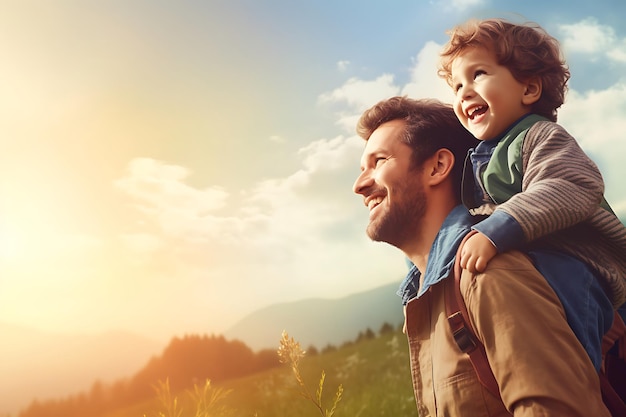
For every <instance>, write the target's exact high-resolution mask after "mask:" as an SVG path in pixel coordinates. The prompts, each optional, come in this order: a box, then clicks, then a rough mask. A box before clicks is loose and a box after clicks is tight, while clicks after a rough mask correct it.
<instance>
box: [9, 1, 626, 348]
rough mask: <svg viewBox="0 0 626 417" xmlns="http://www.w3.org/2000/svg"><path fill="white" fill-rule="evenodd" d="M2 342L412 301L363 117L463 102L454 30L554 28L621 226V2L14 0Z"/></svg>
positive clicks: (584, 137)
mask: <svg viewBox="0 0 626 417" xmlns="http://www.w3.org/2000/svg"><path fill="white" fill-rule="evenodd" d="M0 6H1V10H2V12H1V13H0V50H1V51H2V65H0V92H1V93H0V322H2V323H9V324H13V325H18V326H25V327H30V328H34V329H40V330H45V331H50V332H73V333H90V334H94V333H99V332H105V331H109V330H126V331H131V332H134V333H137V334H141V335H145V336H148V337H151V338H155V339H159V340H168V339H169V338H171V337H172V336H173V335H180V334H186V333H220V332H222V331H225V330H227V329H228V328H229V327H230V326H232V325H233V324H235V323H236V322H237V321H238V320H239V319H241V318H243V317H244V316H246V315H248V314H249V313H251V312H253V311H254V310H256V309H259V308H262V307H265V306H267V305H271V304H274V303H280V302H290V301H296V300H300V299H305V298H312V297H322V298H337V297H343V296H346V295H349V294H352V293H356V292H360V291H365V290H369V289H372V288H375V287H379V286H382V285H386V284H389V283H392V282H398V283H399V282H400V280H401V279H402V277H403V276H404V273H405V272H406V269H405V268H406V267H405V264H404V257H403V255H402V254H401V253H400V252H399V251H398V250H396V249H395V248H392V247H389V246H387V245H384V244H379V243H373V242H370V241H369V239H368V238H367V237H366V235H365V232H364V230H365V226H366V222H367V217H368V214H367V210H366V208H365V207H364V205H363V203H362V200H361V199H360V198H359V197H358V196H356V195H355V194H353V192H352V184H353V182H354V180H355V179H356V176H357V175H358V173H359V159H360V155H361V152H362V150H363V147H364V142H363V140H362V139H360V138H358V137H356V135H355V132H354V126H355V122H356V120H357V118H358V116H359V115H360V114H361V113H362V112H363V111H364V110H365V109H367V108H368V107H370V106H372V105H373V104H375V103H376V102H377V101H379V100H381V99H384V98H388V97H390V96H394V95H408V96H410V97H414V98H419V97H435V98H439V99H441V100H443V101H448V102H450V101H451V100H452V92H451V91H450V90H449V88H448V87H447V86H446V84H445V83H444V82H443V81H442V80H440V79H439V78H438V77H437V75H436V65H437V56H438V55H437V54H438V51H439V49H440V48H441V46H442V45H443V44H444V43H445V41H446V36H447V35H446V31H447V30H448V29H451V28H452V27H453V26H454V25H456V24H459V23H462V22H463V21H465V20H467V19H469V18H472V17H475V18H487V17H504V18H507V19H510V20H514V21H526V20H530V21H533V22H536V23H539V24H540V25H542V26H543V27H544V28H545V29H546V30H547V31H548V32H549V33H551V34H552V35H553V36H555V37H556V38H557V39H559V41H560V42H561V44H562V46H563V49H564V54H565V57H566V59H567V61H568V63H569V65H570V69H571V72H572V78H571V81H570V90H569V92H568V95H567V97H566V103H565V105H564V106H563V107H562V109H561V111H560V112H559V122H560V123H561V124H562V125H563V126H564V127H565V128H566V129H567V130H568V131H569V132H570V133H571V134H573V135H574V136H575V137H576V138H577V140H578V141H579V143H580V144H581V146H582V147H583V149H584V150H585V151H586V152H587V153H588V154H589V155H590V156H591V157H592V158H593V160H594V161H595V162H596V163H597V164H598V166H599V167H600V169H601V171H602V173H603V175H604V178H605V183H606V197H607V199H608V200H609V202H610V204H611V205H612V207H613V208H614V209H615V211H616V212H617V213H618V214H619V215H620V217H621V218H622V219H625V218H626V188H625V187H624V185H623V181H622V180H623V178H625V177H626V164H625V163H624V160H625V159H626V140H624V139H623V137H622V136H623V134H624V132H625V131H626V119H625V118H624V114H626V77H625V75H624V74H626V71H625V70H626V28H625V27H624V25H623V21H624V18H626V3H624V2H621V1H617V0H616V1H594V2H587V1H578V2H577V1H572V0H568V1H560V0H556V1H550V2H547V1H535V0H533V1H525V2H520V1H512V0H432V1H408V0H406V1H393V0H390V1H385V2H376V3H374V2H371V3H367V2H362V1H355V0H348V1H336V0H333V1H330V0H316V1H309V0H303V1H298V2H293V1H288V0H264V1H259V0H223V1H222V0H209V1H199V0H197V1H192V0H183V1H177V2H170V1H162V0H150V1H149V0H130V1H128V0H123V1H122V0H111V1H89V0H83V1H78V0H76V1H72V0H55V1H54V2H47V1H36V0H26V1H5V0H2V1H0Z"/></svg>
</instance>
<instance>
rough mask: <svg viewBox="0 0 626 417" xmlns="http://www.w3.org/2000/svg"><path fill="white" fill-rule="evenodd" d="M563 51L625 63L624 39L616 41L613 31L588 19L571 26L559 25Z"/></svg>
mask: <svg viewBox="0 0 626 417" xmlns="http://www.w3.org/2000/svg"><path fill="white" fill-rule="evenodd" d="M559 30H560V32H561V33H562V34H563V38H562V42H561V43H562V45H563V49H564V50H565V51H567V52H571V53H580V54H587V55H591V56H592V57H594V58H595V59H597V58H600V57H605V58H609V59H610V60H612V61H617V62H626V39H618V37H617V35H616V33H615V30H614V29H613V28H612V27H610V26H606V25H601V24H600V23H599V22H598V21H597V20H596V19H594V18H592V17H590V18H587V19H584V20H581V21H580V22H577V23H574V24H571V25H561V26H560V27H559Z"/></svg>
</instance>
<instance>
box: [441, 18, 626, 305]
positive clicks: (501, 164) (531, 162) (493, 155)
mask: <svg viewBox="0 0 626 417" xmlns="http://www.w3.org/2000/svg"><path fill="white" fill-rule="evenodd" d="M439 75H440V76H441V77H443V78H445V79H446V81H447V82H448V84H449V85H450V86H451V87H452V89H453V91H454V93H455V98H454V104H453V106H454V111H455V113H456V115H457V117H458V118H459V120H460V121H461V123H462V124H463V126H465V128H466V129H468V130H469V131H470V132H471V133H472V134H473V135H474V136H475V137H476V138H477V139H479V140H480V141H481V142H480V143H479V145H478V146H476V148H475V149H474V150H473V151H471V152H470V154H469V157H468V161H467V162H466V163H467V164H468V165H467V168H468V171H469V168H471V177H470V180H469V181H468V179H467V177H466V178H465V179H464V185H463V202H464V204H465V205H466V206H467V207H468V208H470V211H471V212H472V214H476V215H488V217H486V218H485V219H484V220H482V221H480V222H478V223H477V224H476V226H475V229H476V230H477V231H478V232H479V233H476V234H475V235H474V236H472V237H471V238H470V239H469V240H468V241H467V243H466V244H465V246H464V251H463V253H462V255H461V265H462V266H463V267H464V268H466V269H468V270H470V271H471V272H481V271H483V270H484V269H485V267H486V265H487V263H488V262H489V260H490V259H491V258H492V257H493V256H494V255H495V254H496V253H498V252H505V251H508V250H510V249H513V248H516V249H529V248H541V249H552V250H555V251H557V252H560V253H564V254H566V255H569V256H572V257H574V258H577V259H578V260H581V261H583V262H584V263H585V264H586V265H589V266H590V267H591V268H592V269H593V270H594V275H595V276H596V277H597V278H598V280H599V282H600V283H601V285H602V288H603V289H604V291H605V292H606V294H607V295H608V297H609V298H610V301H611V303H612V304H613V307H615V308H617V307H619V306H621V305H623V304H624V301H626V228H625V227H624V225H623V224H622V223H621V222H620V220H619V219H618V218H617V217H616V216H615V214H614V213H613V211H612V210H611V208H610V207H609V205H608V204H607V203H606V201H605V200H604V197H603V193H604V183H603V180H602V176H601V174H600V172H599V170H598V168H597V166H596V165H595V164H594V163H593V161H591V159H589V157H588V156H587V155H586V154H585V153H584V152H583V151H582V149H581V148H580V147H579V145H578V144H577V142H576V140H575V139H574V138H573V137H572V136H571V135H569V134H568V133H567V132H566V131H565V129H563V127H561V126H560V125H558V124H557V123H556V115H557V109H558V108H559V107H560V106H561V105H562V104H563V101H564V96H565V92H566V89H567V81H568V79H569V76H570V74H569V70H568V68H567V66H566V65H565V63H564V61H563V60H562V58H561V54H560V50H559V44H558V42H557V40H556V39H554V38H553V37H551V36H550V35H549V34H547V33H546V32H545V31H544V30H543V29H542V28H541V27H539V26H538V25H535V24H513V23H510V22H507V21H505V20H498V19H490V20H483V21H469V22H467V23H466V24H464V25H461V26H457V27H456V28H454V29H453V30H452V31H451V32H450V40H449V42H448V43H447V44H446V45H445V46H444V49H443V51H442V53H441V63H440V69H439ZM469 162H471V166H470V165H469ZM466 176H467V174H466ZM472 179H473V180H472ZM529 243H532V246H529V245H528V244H529Z"/></svg>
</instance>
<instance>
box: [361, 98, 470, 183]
mask: <svg viewBox="0 0 626 417" xmlns="http://www.w3.org/2000/svg"><path fill="white" fill-rule="evenodd" d="M392 120H404V121H405V122H406V128H405V131H404V135H403V136H402V138H401V140H402V142H404V143H405V144H407V145H408V146H409V147H411V149H412V150H413V154H412V162H411V165H412V167H419V166H421V164H422V163H423V162H424V161H425V160H426V159H428V158H430V157H431V156H433V155H434V154H435V152H437V150H439V149H441V148H446V149H448V150H450V151H451V152H452V153H453V154H454V157H455V163H454V170H453V180H454V181H455V183H457V184H459V187H460V182H461V172H462V169H463V161H464V160H465V156H466V155H467V152H468V150H469V149H470V148H472V147H474V146H476V144H477V143H478V141H477V139H475V138H474V136H472V134H471V133H469V132H468V131H467V130H466V129H465V128H464V127H463V125H461V122H459V120H458V119H457V117H456V115H455V114H454V110H453V109H452V106H451V105H450V104H444V103H442V102H441V101H439V100H435V99H410V98H407V97H406V96H403V97H391V98H389V99H386V100H382V101H380V102H379V103H377V104H376V105H374V106H373V107H371V108H370V109H368V110H366V111H365V112H364V113H363V114H362V115H361V118H360V119H359V121H358V123H357V126H356V131H357V134H358V135H359V136H361V137H362V138H363V139H365V140H368V139H369V138H370V136H371V135H372V133H373V132H374V131H375V130H376V129H378V127H379V126H380V125H382V124H383V123H386V122H390V121H392Z"/></svg>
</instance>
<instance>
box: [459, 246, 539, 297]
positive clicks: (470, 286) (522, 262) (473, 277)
mask: <svg viewBox="0 0 626 417" xmlns="http://www.w3.org/2000/svg"><path fill="white" fill-rule="evenodd" d="M528 278H530V279H533V278H538V279H541V280H543V277H542V276H541V274H540V273H539V272H538V271H537V269H536V268H535V266H534V265H533V263H532V260H531V259H530V257H529V256H528V255H526V254H525V253H523V252H520V251H517V250H513V251H508V252H504V253H499V254H498V255H496V256H495V257H494V258H493V259H492V260H491V261H490V262H489V264H488V265H487V268H486V269H485V270H484V271H483V272H480V273H471V272H469V271H467V270H463V271H462V272H461V293H463V294H468V292H471V291H476V290H478V289H480V286H483V285H489V286H499V285H509V282H510V280H513V279H514V280H524V279H528Z"/></svg>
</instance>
